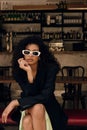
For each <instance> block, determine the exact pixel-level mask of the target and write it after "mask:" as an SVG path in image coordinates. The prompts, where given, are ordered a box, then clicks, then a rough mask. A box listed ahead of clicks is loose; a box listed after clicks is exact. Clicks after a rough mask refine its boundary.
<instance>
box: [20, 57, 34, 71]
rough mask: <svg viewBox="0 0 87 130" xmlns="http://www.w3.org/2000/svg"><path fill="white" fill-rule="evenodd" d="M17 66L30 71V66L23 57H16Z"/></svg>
mask: <svg viewBox="0 0 87 130" xmlns="http://www.w3.org/2000/svg"><path fill="white" fill-rule="evenodd" d="M18 63H19V67H20V68H21V69H23V70H25V71H26V72H28V71H32V70H31V67H30V66H29V64H28V62H27V61H26V60H25V59H24V58H20V59H18Z"/></svg>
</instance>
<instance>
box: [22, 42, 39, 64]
mask: <svg viewBox="0 0 87 130" xmlns="http://www.w3.org/2000/svg"><path fill="white" fill-rule="evenodd" d="M25 50H28V51H29V52H28V51H26V54H25V55H24V59H25V60H26V61H27V62H28V64H29V65H34V64H37V63H38V60H39V59H40V52H39V46H38V45H36V44H28V45H27V46H26V48H25Z"/></svg>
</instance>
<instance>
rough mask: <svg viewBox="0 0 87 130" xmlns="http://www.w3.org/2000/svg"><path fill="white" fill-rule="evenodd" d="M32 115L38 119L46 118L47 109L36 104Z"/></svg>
mask: <svg viewBox="0 0 87 130" xmlns="http://www.w3.org/2000/svg"><path fill="white" fill-rule="evenodd" d="M32 115H33V116H34V117H36V118H40V119H41V117H44V115H45V107H44V105H43V104H36V105H34V107H33V111H32Z"/></svg>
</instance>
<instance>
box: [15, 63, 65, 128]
mask: <svg viewBox="0 0 87 130" xmlns="http://www.w3.org/2000/svg"><path fill="white" fill-rule="evenodd" d="M58 71H59V68H58V66H57V64H47V65H43V64H42V65H39V67H38V71H37V75H36V78H35V79H34V82H33V83H29V81H28V79H27V78H26V77H27V75H26V74H24V75H23V74H22V75H21V73H20V74H18V75H16V76H15V78H16V81H17V82H18V83H19V85H20V87H21V89H22V90H23V92H22V94H21V98H20V99H18V101H19V104H20V109H21V110H25V109H27V108H29V107H32V106H33V105H35V104H38V103H39V104H40V103H41V104H43V105H44V106H45V108H46V111H47V113H48V115H49V117H50V120H51V123H52V127H53V130H60V129H61V130H65V128H66V124H67V116H66V115H65V113H64V112H63V110H62V108H61V107H60V104H59V103H58V101H57V100H56V98H55V95H54V90H55V80H56V74H57V73H58Z"/></svg>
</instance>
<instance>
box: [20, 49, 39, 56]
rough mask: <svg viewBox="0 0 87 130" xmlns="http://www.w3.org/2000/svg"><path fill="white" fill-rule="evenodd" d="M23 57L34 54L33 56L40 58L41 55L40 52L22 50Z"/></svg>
mask: <svg viewBox="0 0 87 130" xmlns="http://www.w3.org/2000/svg"><path fill="white" fill-rule="evenodd" d="M22 54H23V55H30V54H32V55H33V56H39V55H40V54H41V52H40V51H30V50H22Z"/></svg>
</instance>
